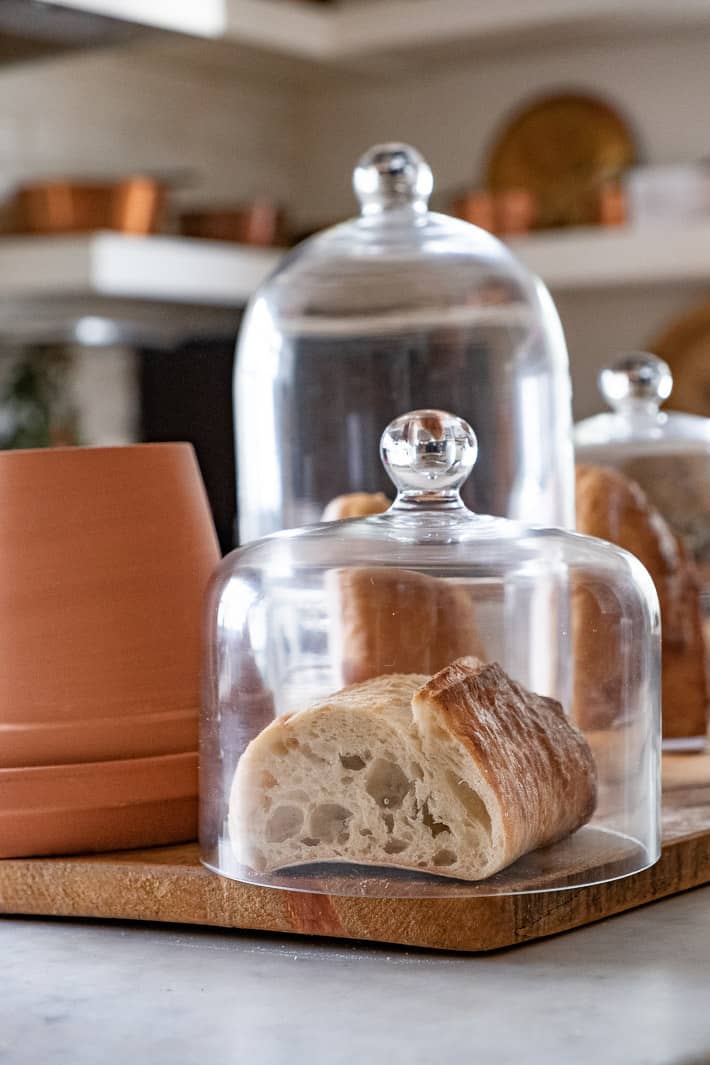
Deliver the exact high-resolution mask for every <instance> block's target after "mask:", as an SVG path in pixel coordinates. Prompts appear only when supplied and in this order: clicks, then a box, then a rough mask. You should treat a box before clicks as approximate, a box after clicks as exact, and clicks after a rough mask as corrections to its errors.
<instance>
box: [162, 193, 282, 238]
mask: <svg viewBox="0 0 710 1065" xmlns="http://www.w3.org/2000/svg"><path fill="white" fill-rule="evenodd" d="M179 225H180V232H181V233H182V234H183V236H185V237H202V238H203V239H205V240H228V241H232V242H234V243H235V244H253V245H256V246H258V247H270V246H273V245H275V244H279V243H280V241H281V237H282V233H281V230H282V219H281V212H280V211H279V209H278V207H277V206H276V204H274V203H273V202H272V201H271V200H265V199H264V200H254V201H253V202H252V203H250V204H248V205H247V206H245V207H241V208H234V209H231V210H203V211H185V212H183V214H181V215H180V222H179Z"/></svg>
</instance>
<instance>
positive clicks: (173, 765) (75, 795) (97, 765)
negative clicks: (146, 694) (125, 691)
mask: <svg viewBox="0 0 710 1065" xmlns="http://www.w3.org/2000/svg"><path fill="white" fill-rule="evenodd" d="M196 832H197V755H196V754H172V755H166V756H164V757H162V758H133V759H128V760H127V761H121V762H89V763H86V764H84V765H62V766H54V765H53V766H34V767H33V768H31V769H0V858H23V857H30V856H32V855H38V854H80V853H83V852H86V851H108V850H122V849H127V848H132V847H152V846H159V845H162V844H165V843H183V842H185V841H186V840H191V839H194V838H195V835H196Z"/></svg>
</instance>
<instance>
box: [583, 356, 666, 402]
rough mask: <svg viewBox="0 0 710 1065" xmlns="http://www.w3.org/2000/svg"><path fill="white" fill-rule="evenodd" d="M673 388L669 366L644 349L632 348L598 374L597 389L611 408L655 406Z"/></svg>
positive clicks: (664, 398)
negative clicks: (633, 349)
mask: <svg viewBox="0 0 710 1065" xmlns="http://www.w3.org/2000/svg"><path fill="white" fill-rule="evenodd" d="M672 389H673V375H672V373H671V368H670V366H669V365H668V363H667V362H664V361H663V359H659V358H658V356H657V355H651V354H650V352H648V351H632V352H630V354H628V355H622V357H621V358H620V359H617V360H616V362H614V363H612V364H611V365H610V366H606V367H605V368H604V369H603V370H602V372H601V373H600V374H599V390H600V391H601V394H602V395H603V397H604V399H605V400H606V401H607V403H608V404H609V406H610V407H613V408H614V409H615V410H619V409H621V408H625V407H629V406H635V407H639V406H641V407H647V408H649V409H654V408H655V409H656V410H657V409H658V408H659V407H660V405H661V403H663V401H664V400H666V399H668V397H669V396H670V394H671V391H672Z"/></svg>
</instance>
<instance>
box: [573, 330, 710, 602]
mask: <svg viewBox="0 0 710 1065" xmlns="http://www.w3.org/2000/svg"><path fill="white" fill-rule="evenodd" d="M599 390H600V392H601V394H602V396H603V397H604V399H605V401H606V403H607V404H608V406H609V407H610V408H611V410H609V411H607V412H605V413H604V414H597V415H595V416H594V417H591V418H587V419H585V420H584V421H581V422H578V423H577V425H576V426H575V428H574V443H575V453H576V456H577V460H578V461H579V462H586V463H594V464H597V465H608V466H614V467H616V468H617V469H619V470H621V472H622V473H624V474H626V476H627V477H630V478H631V479H632V480H633V481H636V483H637V484H639V485H640V486H641V488H642V489H643V490H644V492H645V494H646V496H647V497H648V499H649V500H650V502H651V503H652V504H653V505H654V506H655V507H656V508H657V509H658V510H659V511H660V512H661V514H662V515H663V517H664V518H665V519H666V521H667V522H668V524H669V525H670V526H671V528H672V529H673V530H674V531H675V532H676V533H678V534H679V535H680V536H681V537H682V538H683V540H684V542H685V544H686V545H687V547H688V548H689V550H690V552H691V554H692V556H693V558H694V559H695V562H696V564H697V567H698V571H699V573H700V575H701V578H702V582H703V585H704V603H705V612H706V614H710V418H702V417H700V416H699V415H697V414H683V413H681V412H679V411H672V410H669V411H663V410H661V405H662V404H663V403H664V402H665V401H666V400H667V399H669V397H670V395H671V392H672V390H673V376H672V374H671V370H670V367H669V366H668V364H667V363H666V362H664V361H663V360H662V359H659V358H658V356H656V355H652V354H650V353H649V352H646V351H639V352H631V353H630V354H628V355H623V356H621V357H620V358H619V359H617V360H616V361H615V362H614V363H612V364H611V365H610V366H607V367H605V368H604V369H603V370H602V372H601V373H600V375H599Z"/></svg>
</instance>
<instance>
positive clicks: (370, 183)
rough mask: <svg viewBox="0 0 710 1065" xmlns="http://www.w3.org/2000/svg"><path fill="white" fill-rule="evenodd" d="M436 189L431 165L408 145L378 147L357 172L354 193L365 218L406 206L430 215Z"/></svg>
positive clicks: (371, 151)
mask: <svg viewBox="0 0 710 1065" xmlns="http://www.w3.org/2000/svg"><path fill="white" fill-rule="evenodd" d="M433 186H434V178H433V177H432V173H431V169H430V167H429V164H428V163H427V161H426V159H424V157H423V156H422V155H420V153H419V152H418V151H417V149H416V148H412V147H410V145H408V144H396V143H393V144H377V145H375V147H374V148H370V150H369V151H367V152H365V154H364V155H363V156H362V157H361V158H360V160H359V162H358V164H357V166H356V167H355V170H354V172H353V189H354V190H355V195H356V196H357V198H358V200H359V201H360V206H361V209H362V212H363V214H377V213H379V212H380V211H384V210H385V209H386V208H389V207H398V206H406V205H410V206H412V207H414V208H415V209H416V210H419V211H426V209H427V201H428V199H429V196H430V195H431V190H432V188H433Z"/></svg>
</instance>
